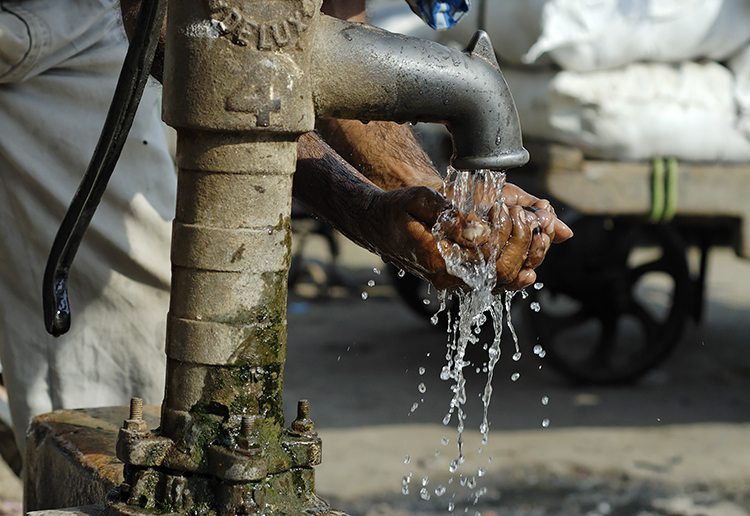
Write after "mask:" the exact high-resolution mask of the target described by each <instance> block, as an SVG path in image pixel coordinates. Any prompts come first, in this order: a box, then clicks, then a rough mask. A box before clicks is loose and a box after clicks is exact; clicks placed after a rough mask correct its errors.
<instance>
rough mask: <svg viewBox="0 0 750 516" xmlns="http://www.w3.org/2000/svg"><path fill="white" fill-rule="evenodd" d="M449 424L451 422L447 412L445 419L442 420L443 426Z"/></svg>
mask: <svg viewBox="0 0 750 516" xmlns="http://www.w3.org/2000/svg"><path fill="white" fill-rule="evenodd" d="M450 422H451V415H450V412H449V413H448V414H446V415H445V417H444V418H443V424H444V425H447V424H448V423H450Z"/></svg>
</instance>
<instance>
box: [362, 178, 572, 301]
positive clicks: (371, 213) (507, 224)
mask: <svg viewBox="0 0 750 516" xmlns="http://www.w3.org/2000/svg"><path fill="white" fill-rule="evenodd" d="M509 186H512V185H509ZM509 193H510V196H509V197H510V198H509V201H511V202H507V201H506V202H505V203H496V202H494V199H493V202H492V203H488V204H487V205H488V206H490V207H489V208H488V210H486V211H485V212H482V213H480V214H477V213H476V212H473V211H472V212H470V213H469V214H462V213H460V212H459V211H458V210H457V208H456V207H455V206H454V205H453V203H452V202H451V201H450V200H448V199H446V198H445V197H443V196H442V195H440V194H438V193H437V192H436V191H434V190H432V189H430V188H427V187H410V188H401V189H397V190H392V191H388V192H385V191H382V190H381V191H378V192H377V193H375V194H374V195H373V199H372V201H371V202H370V203H369V206H368V209H367V216H366V220H367V228H361V229H362V231H361V232H360V235H361V237H362V238H363V239H364V240H366V241H367V242H366V244H367V247H369V248H371V249H372V250H374V251H376V252H378V253H379V254H380V255H381V256H382V257H383V259H384V260H385V261H387V262H391V263H394V264H395V265H397V266H398V267H400V268H402V269H404V270H407V271H409V272H411V273H413V274H415V275H417V276H420V277H422V278H424V279H426V280H428V281H430V282H431V283H432V284H433V285H434V286H435V287H436V288H438V289H457V288H462V287H464V286H465V285H464V282H463V281H462V280H460V279H459V278H457V277H455V276H454V275H452V274H450V273H449V272H448V270H447V267H446V263H445V259H444V258H443V255H442V254H441V252H440V250H439V249H438V246H441V247H442V248H443V251H444V252H446V251H449V249H448V247H449V246H452V245H454V244H458V245H459V246H460V247H461V248H462V249H463V250H464V251H466V253H465V254H466V255H467V256H468V257H469V259H476V258H478V257H479V254H480V253H481V254H482V255H483V257H484V259H488V258H490V257H492V258H493V259H495V261H496V271H497V288H499V289H502V290H519V289H521V288H525V287H527V286H530V285H532V284H533V283H534V282H535V281H536V274H535V272H534V270H533V269H534V268H535V267H537V266H538V265H539V264H540V263H541V262H542V260H543V259H544V256H545V255H546V253H547V250H548V249H549V247H550V244H551V242H562V241H564V240H566V239H567V238H570V236H571V235H572V233H571V232H570V230H569V229H568V228H567V226H565V224H564V223H562V222H561V221H559V219H557V217H556V216H555V215H554V211H553V210H552V208H551V206H550V205H549V202H547V201H544V200H541V199H538V198H536V197H534V196H531V195H529V194H527V193H526V192H524V191H523V190H521V189H520V188H517V187H515V186H512V188H511V189H510V192H509ZM488 195H490V194H488ZM491 195H494V194H491ZM476 200H477V199H475V201H476ZM441 214H443V220H447V221H450V222H449V223H446V224H443V225H442V226H441V227H442V229H443V231H444V233H445V238H443V239H440V241H438V240H436V238H435V236H434V235H433V232H432V229H433V226H434V225H435V222H436V221H437V220H438V218H440V217H441Z"/></svg>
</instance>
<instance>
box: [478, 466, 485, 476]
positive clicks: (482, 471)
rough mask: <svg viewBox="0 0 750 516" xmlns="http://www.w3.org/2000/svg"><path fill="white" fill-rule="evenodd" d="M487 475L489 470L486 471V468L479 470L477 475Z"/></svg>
mask: <svg viewBox="0 0 750 516" xmlns="http://www.w3.org/2000/svg"><path fill="white" fill-rule="evenodd" d="M485 473H487V470H486V469H484V468H479V469H478V470H477V475H479V476H480V477H483V476H484V475H485Z"/></svg>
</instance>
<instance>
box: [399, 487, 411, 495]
mask: <svg viewBox="0 0 750 516" xmlns="http://www.w3.org/2000/svg"><path fill="white" fill-rule="evenodd" d="M401 493H402V494H404V495H408V494H409V486H407V485H403V486H401Z"/></svg>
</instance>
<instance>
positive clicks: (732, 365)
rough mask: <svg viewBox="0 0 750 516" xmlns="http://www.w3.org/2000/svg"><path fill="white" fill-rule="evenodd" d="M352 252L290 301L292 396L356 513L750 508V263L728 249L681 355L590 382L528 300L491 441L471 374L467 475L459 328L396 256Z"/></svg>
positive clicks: (325, 470)
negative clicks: (323, 287)
mask: <svg viewBox="0 0 750 516" xmlns="http://www.w3.org/2000/svg"><path fill="white" fill-rule="evenodd" d="M352 252H353V254H352V255H351V256H348V257H345V259H344V263H349V264H350V265H351V267H352V268H351V269H347V270H344V271H343V272H342V279H343V283H346V284H347V286H348V288H345V289H340V290H339V291H336V290H335V289H334V294H336V295H334V296H332V297H328V298H321V297H314V298H308V297H305V296H302V295H299V291H300V290H301V291H302V292H303V293H304V294H306V295H311V294H312V293H314V288H311V287H310V285H307V286H304V285H303V287H304V288H301V289H300V288H298V289H297V291H298V294H297V295H295V294H292V296H291V298H290V305H289V306H290V310H289V312H290V314H289V349H288V360H287V367H286V375H285V378H286V382H285V406H286V407H287V414H288V417H291V416H292V415H293V410H294V409H293V407H294V403H295V402H296V400H297V399H302V398H306V399H309V400H310V405H311V417H312V419H313V420H314V421H315V422H316V425H317V428H318V429H319V432H320V433H321V436H322V437H323V443H324V463H323V465H321V466H320V467H319V468H318V472H317V475H318V476H317V478H318V481H317V485H318V491H319V493H320V494H321V495H322V496H323V497H324V498H326V499H328V500H329V501H332V503H333V504H334V506H335V507H337V508H341V509H344V510H347V511H348V512H349V513H350V514H352V515H354V516H357V515H367V516H376V515H380V514H396V515H402V514H403V515H422V514H438V513H440V514H446V513H455V514H470V515H472V516H474V515H475V514H477V513H479V514H483V515H493V514H494V515H506V514H507V515H524V516H526V515H528V516H531V515H592V516H593V515H602V516H606V515H609V514H614V515H633V516H651V515H680V516H682V515H684V516H698V515H707V516H713V515H716V516H720V515H721V516H723V515H727V516H729V515H732V516H734V515H737V516H745V515H749V514H750V496H748V494H747V493H748V490H747V486H748V485H750V424H749V422H750V417H748V414H750V410H749V409H750V396H749V395H748V392H749V388H750V346H748V345H747V344H748V339H747V335H748V330H750V319H749V318H748V317H747V314H748V313H750V311H749V310H750V294H748V291H747V288H746V287H745V285H748V284H750V283H749V281H750V262H746V261H744V260H740V259H738V258H736V257H735V256H734V254H733V253H732V252H731V251H730V250H725V249H716V250H714V251H712V253H711V257H710V261H709V267H710V269H709V274H708V289H707V299H708V303H707V306H706V311H705V318H704V321H703V323H702V324H701V325H700V326H698V325H695V324H693V323H689V327H688V328H687V329H686V330H687V331H686V332H685V336H684V337H683V339H682V341H681V342H680V344H679V345H678V347H677V349H676V350H675V351H674V352H673V353H672V355H671V356H670V357H669V358H668V359H667V360H666V361H665V362H664V363H663V364H662V365H661V366H660V367H658V368H657V369H655V370H653V371H651V372H650V373H648V374H647V375H646V376H645V377H644V378H643V379H641V380H640V381H638V382H637V383H635V384H633V385H628V386H618V387H581V386H577V385H575V384H574V383H572V382H570V381H569V380H568V379H566V378H564V377H562V376H561V375H559V374H557V373H555V372H554V371H552V370H551V369H550V368H549V367H547V368H545V367H544V360H543V359H540V358H539V357H538V356H535V355H534V353H532V352H531V349H530V348H531V347H532V343H530V342H529V340H528V335H527V334H525V332H524V331H523V326H524V325H523V323H522V319H523V317H524V313H523V311H524V310H528V305H526V306H525V307H521V306H520V305H519V307H518V308H517V309H514V311H513V320H514V321H516V327H517V329H518V330H519V337H520V345H521V350H522V353H523V356H522V358H521V360H519V361H518V362H514V361H513V360H511V357H510V355H511V354H512V351H511V352H509V349H511V350H512V347H511V346H512V343H511V342H508V343H505V342H504V344H503V345H504V346H506V349H504V354H503V358H502V359H501V360H500V363H499V364H498V366H497V369H496V373H495V379H494V382H493V384H494V394H493V398H492V403H491V405H490V411H489V418H490V422H491V431H490V435H489V442H488V443H487V444H484V445H483V444H481V436H480V434H479V432H478V427H479V423H480V420H481V414H482V406H481V403H480V400H479V398H478V396H479V395H480V393H481V391H482V389H483V388H484V384H485V381H486V375H485V374H483V373H480V374H469V375H468V378H467V392H468V400H469V401H468V402H467V404H466V413H467V419H466V431H465V432H464V434H463V437H464V439H465V444H464V453H465V456H466V462H465V463H464V464H463V465H461V466H460V468H459V469H458V470H457V471H456V472H455V473H453V474H451V472H450V471H449V464H450V462H451V460H454V459H456V458H457V456H458V450H457V446H456V440H457V436H458V432H457V430H456V418H455V417H454V418H453V419H452V420H451V422H450V424H448V425H447V426H444V425H443V424H442V420H443V417H444V415H445V414H446V412H447V410H448V403H449V400H450V397H451V392H450V389H449V388H450V385H449V382H445V381H442V380H440V379H439V377H438V376H439V371H440V369H441V367H442V365H443V364H444V363H445V357H444V354H445V346H446V333H445V327H444V326H441V325H438V327H433V326H432V325H430V324H429V322H428V321H427V320H425V319H424V318H421V317H418V316H416V315H414V313H412V312H411V311H410V310H409V309H408V308H406V307H405V305H404V304H403V303H402V302H401V300H400V299H398V297H397V296H395V295H394V293H393V290H392V287H389V284H390V281H391V280H390V279H389V278H388V277H387V276H386V275H384V274H382V273H381V274H377V273H376V272H375V271H373V267H375V268H378V269H380V268H382V265H381V264H379V263H378V262H377V260H376V259H373V258H368V257H366V256H364V255H360V254H359V253H357V252H354V251H353V250H352ZM345 254H346V252H345ZM368 259H371V260H374V261H369V262H368ZM322 265H325V264H324V263H323V264H322ZM313 268H314V267H313ZM318 272H320V271H318ZM318 277H319V278H320V277H322V276H321V275H320V274H318ZM542 280H543V278H542ZM368 281H374V282H375V286H374V287H368V286H367V283H368ZM394 281H396V280H394ZM362 292H368V293H369V295H368V297H367V299H362V296H361V293H362ZM337 296H338V297H337ZM484 353H486V352H484ZM539 366H542V367H541V368H540V367H539ZM422 368H423V370H424V373H423V374H422V372H421V369H422ZM513 373H520V377H519V378H518V379H517V380H516V381H513V380H512V379H511V375H512V374H513ZM420 384H423V386H422V387H420ZM543 398H546V399H547V400H548V401H547V402H546V404H545V403H543V402H542V399H543ZM545 420H548V421H549V424H548V426H547V427H544V426H543V421H545ZM446 442H447V444H445V443H446ZM480 475H482V476H480ZM404 484H405V485H406V486H407V488H408V489H405V491H407V490H408V494H402V489H403V488H404ZM427 498H429V499H427Z"/></svg>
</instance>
